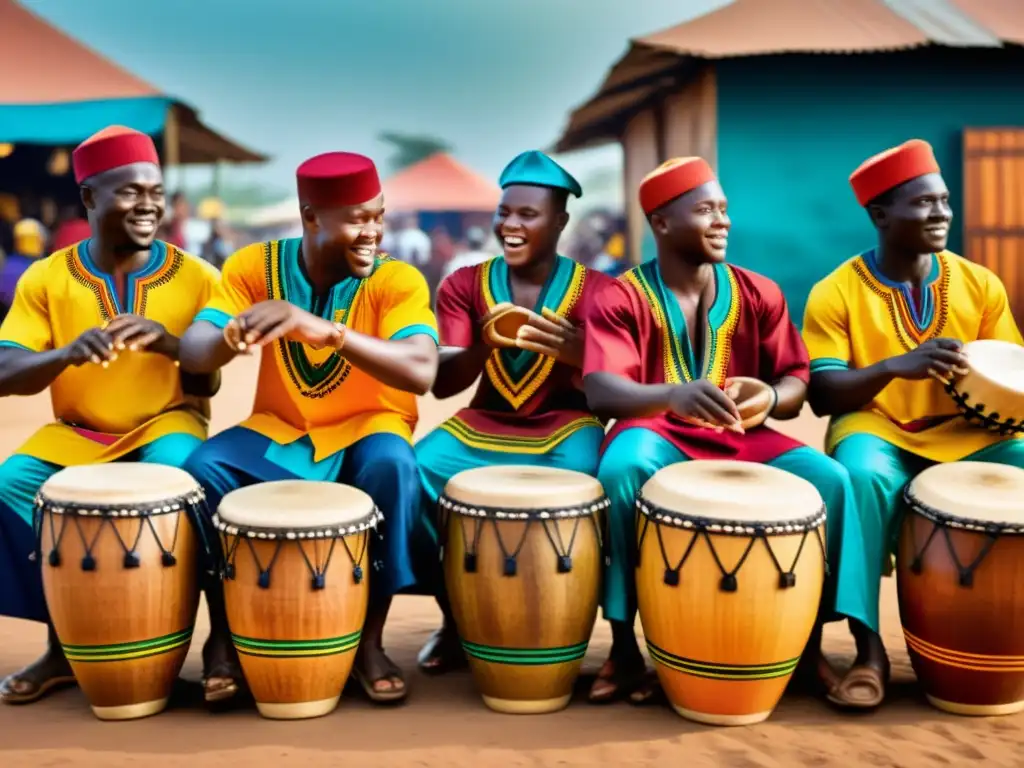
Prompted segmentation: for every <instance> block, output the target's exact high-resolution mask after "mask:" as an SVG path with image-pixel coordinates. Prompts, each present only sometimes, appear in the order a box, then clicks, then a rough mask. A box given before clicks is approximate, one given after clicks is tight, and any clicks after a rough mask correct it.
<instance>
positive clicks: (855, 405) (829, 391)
mask: <svg viewBox="0 0 1024 768" xmlns="http://www.w3.org/2000/svg"><path fill="white" fill-rule="evenodd" d="M850 184H851V186H852V187H853V191H854V194H855V195H856V198H857V202H858V203H859V204H860V205H862V206H863V207H864V208H865V210H866V211H867V213H868V216H870V218H871V221H872V223H873V224H874V225H875V229H876V231H877V244H876V245H875V246H874V247H873V248H870V249H868V250H867V251H865V252H864V253H861V254H859V255H858V256H854V257H853V258H852V259H848V260H847V261H845V262H844V263H843V264H842V265H840V266H839V267H838V268H837V269H836V270H835V271H833V272H832V273H831V274H830V275H828V276H827V277H825V278H824V279H823V280H821V281H820V282H819V283H817V284H816V285H815V286H814V288H813V289H812V290H811V293H810V297H809V298H808V301H807V308H806V314H805V318H804V331H803V334H804V340H805V341H806V343H807V348H808V350H809V351H810V355H811V388H810V403H811V406H812V407H813V409H814V412H815V413H816V414H818V415H821V416H825V415H828V416H831V417H832V422H831V424H830V425H829V431H828V435H827V438H826V450H827V451H828V452H829V453H831V455H832V456H834V457H835V458H836V459H837V460H838V461H839V462H840V463H841V464H842V465H843V466H845V467H846V468H847V469H848V470H849V472H850V476H851V477H852V479H853V482H854V489H855V494H856V497H857V508H858V512H859V514H860V518H861V520H860V527H861V530H862V535H863V540H864V545H863V547H864V551H863V553H862V554H863V556H864V557H865V558H866V559H865V560H864V561H863V562H862V563H860V564H859V565H858V567H857V568H855V569H854V568H851V569H848V570H846V569H844V571H843V573H844V574H846V575H847V576H849V577H850V578H849V580H848V581H846V582H844V581H843V579H842V578H840V581H839V590H840V594H850V595H853V594H856V595H866V596H867V598H868V613H867V616H865V617H863V618H860V619H859V620H857V621H851V622H850V627H851V630H852V632H853V636H854V638H855V639H856V643H857V658H856V661H855V663H854V666H853V668H852V669H851V670H850V672H849V673H848V674H847V675H846V678H845V680H844V682H843V684H842V686H841V687H840V689H839V691H838V693H839V697H840V698H841V699H843V700H844V702H845V703H848V704H849V705H850V706H852V707H871V706H875V705H877V704H879V703H881V701H882V699H883V697H884V695H885V687H886V682H887V680H888V677H889V661H888V659H887V657H886V653H885V648H884V646H883V645H882V639H881V637H879V634H878V593H879V587H880V580H881V577H882V575H883V574H887V573H888V572H890V570H891V564H892V560H891V556H890V554H891V551H892V547H893V546H894V544H895V538H896V536H897V534H898V531H899V517H900V516H899V514H898V512H899V509H900V495H901V492H902V490H903V488H904V486H905V485H906V484H907V482H908V481H909V480H910V479H911V478H913V477H914V476H915V475H916V474H917V473H918V472H920V471H921V470H923V469H924V468H926V467H928V466H930V465H932V464H934V463H936V462H944V461H958V460H961V459H969V460H972V461H990V462H996V463H1000V464H1011V465H1013V466H1018V467H1024V443H1021V442H1019V441H1017V440H1014V439H1012V438H1006V437H1002V436H1000V435H998V434H993V433H991V432H987V431H985V430H983V429H979V428H978V427H975V426H972V425H970V424H968V423H967V422H966V421H965V420H963V419H962V418H958V416H957V408H956V405H955V404H954V402H953V400H952V398H951V397H950V396H949V395H948V394H946V393H945V392H944V391H943V387H942V385H941V384H940V383H939V382H938V381H937V380H936V379H937V378H946V377H948V376H950V375H951V374H953V373H956V372H959V371H961V370H962V369H963V366H964V362H965V361H964V357H963V355H962V354H961V348H962V346H963V344H964V343H965V342H968V341H973V340H975V339H999V340H1002V341H1008V342H1012V343H1014V344H1021V343H1022V342H1021V334H1020V331H1019V330H1018V329H1017V324H1016V323H1015V322H1014V319H1013V315H1012V313H1011V311H1010V306H1009V302H1008V301H1007V297H1006V290H1005V289H1004V288H1003V284H1002V283H1001V282H1000V280H999V278H998V277H996V276H995V275H994V274H993V273H992V272H990V271H989V270H988V269H986V268H985V267H983V266H981V265H979V264H975V263H974V262H971V261H967V260H966V259H964V258H961V257H960V256H957V255H956V254H954V253H952V252H950V251H947V250H946V242H947V240H948V238H949V227H950V223H951V222H952V219H953V213H952V210H951V209H950V206H949V190H948V189H947V187H946V183H945V181H944V180H943V178H942V174H941V172H940V170H939V166H938V163H937V162H936V160H935V156H934V154H933V152H932V148H931V146H930V145H928V144H927V143H926V142H924V141H920V140H917V139H915V140H911V141H908V142H906V143H905V144H902V145H900V146H898V147H894V148H892V149H889V150H887V151H885V152H883V153H881V154H879V155H875V156H874V157H871V158H869V159H868V160H866V161H865V162H864V163H863V164H862V165H861V166H860V167H859V168H858V169H857V170H856V171H854V172H853V174H852V175H851V176H850ZM843 555H844V557H847V556H849V557H857V556H860V555H861V553H859V552H857V553H855V552H849V553H848V552H847V551H846V550H845V549H844V552H843Z"/></svg>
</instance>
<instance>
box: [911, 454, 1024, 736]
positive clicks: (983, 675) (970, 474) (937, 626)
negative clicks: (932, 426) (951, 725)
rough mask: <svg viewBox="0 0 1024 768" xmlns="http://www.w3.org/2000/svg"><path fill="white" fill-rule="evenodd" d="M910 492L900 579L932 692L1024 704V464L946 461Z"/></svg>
mask: <svg viewBox="0 0 1024 768" xmlns="http://www.w3.org/2000/svg"><path fill="white" fill-rule="evenodd" d="M905 499H906V501H907V505H908V510H907V514H906V516H905V517H904V519H903V524H902V528H901V530H900V541H899V550H898V555H897V560H896V561H897V567H898V578H897V582H896V586H897V590H898V594H899V604H900V620H901V622H902V624H903V634H904V637H905V638H906V641H907V651H908V653H909V654H910V661H911V664H913V667H914V672H915V673H916V674H917V678H918V680H919V681H920V683H921V686H922V687H923V688H924V691H925V694H926V696H927V698H928V701H930V702H931V703H932V704H933V705H934V706H935V707H937V708H938V709H941V710H944V711H946V712H952V713H953V714H957V715H984V716H989V715H1007V714H1012V713H1014V712H1021V711H1024V470H1022V469H1018V468H1016V467H1009V466H1005V465H1002V464H988V463H981V462H972V461H958V462H953V463H950V464H937V465H935V466H933V467H930V468H928V469H926V470H925V471H924V472H922V473H921V474H919V475H918V476H917V477H916V478H914V480H913V481H911V483H910V484H909V485H908V486H907V489H906V492H905Z"/></svg>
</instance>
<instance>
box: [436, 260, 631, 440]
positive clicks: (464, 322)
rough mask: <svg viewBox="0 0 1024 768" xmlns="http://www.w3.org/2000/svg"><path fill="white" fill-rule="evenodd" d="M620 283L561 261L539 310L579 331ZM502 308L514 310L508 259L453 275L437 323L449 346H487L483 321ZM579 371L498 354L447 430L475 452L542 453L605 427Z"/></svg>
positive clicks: (516, 352) (531, 355) (518, 354)
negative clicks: (598, 297)
mask: <svg viewBox="0 0 1024 768" xmlns="http://www.w3.org/2000/svg"><path fill="white" fill-rule="evenodd" d="M614 282H615V281H614V280H613V279H612V278H610V277H608V276H606V275H603V274H601V273H600V272H595V271H593V270H590V269H587V268H586V267H584V266H583V265H582V264H579V263H577V262H575V261H573V260H572V259H568V258H566V257H564V256H558V257H556V259H555V264H554V266H553V267H552V269H551V272H550V274H549V275H548V278H547V280H546V282H545V283H544V286H543V288H542V289H541V292H540V295H539V296H538V297H537V304H536V306H535V307H533V311H534V312H537V313H538V314H539V313H540V312H541V310H542V309H543V308H544V307H547V308H548V309H549V310H551V311H553V312H555V313H557V314H558V315H559V316H561V317H564V318H565V319H567V320H568V321H569V322H571V323H573V324H574V325H577V326H580V325H582V323H583V319H584V317H585V316H586V314H587V312H588V311H589V305H590V303H591V302H592V301H593V297H594V295H595V294H596V293H597V291H598V290H599V289H600V288H601V287H602V286H604V285H607V284H609V283H614ZM501 302H509V303H513V300H512V287H511V283H510V281H509V271H508V266H507V264H506V263H505V259H504V258H502V257H500V256H499V257H496V258H493V259H491V260H489V261H485V262H484V263H482V264H477V265H475V266H470V267H463V268H462V269H458V270H456V271H455V272H453V273H452V274H451V275H450V276H449V277H448V278H447V279H446V280H445V281H444V282H443V283H442V284H441V287H440V289H439V290H438V293H437V324H438V330H439V335H440V339H441V346H443V347H462V348H465V347H469V346H472V345H473V344H475V343H478V342H479V341H480V331H481V320H482V319H483V318H484V316H486V315H487V313H488V312H490V310H491V308H493V307H494V305H496V304H500V303H501ZM578 373H579V371H578V370H577V369H575V368H573V367H571V366H569V365H566V364H564V363H560V362H558V361H556V360H555V359H554V358H552V357H548V356H547V355H540V354H537V353H535V352H529V351H527V350H522V349H500V350H499V349H496V350H494V351H492V352H491V356H490V358H488V360H487V363H486V365H485V368H484V375H483V376H482V377H481V379H480V384H479V386H478V387H477V390H476V394H475V395H474V397H473V400H472V402H471V403H470V405H469V407H468V408H463V409H462V410H460V411H459V412H458V413H457V414H455V416H454V417H452V418H451V419H449V420H448V421H446V422H445V423H444V424H442V425H441V427H440V428H441V429H443V430H445V431H447V432H449V433H451V434H452V435H453V436H454V437H455V438H456V439H458V440H459V442H461V443H463V444H464V445H467V446H470V447H472V448H477V449H480V450H488V451H502V452H509V453H531V454H543V453H547V452H548V451H550V450H551V449H552V448H554V447H555V446H556V445H558V444H559V443H560V442H562V441H563V440H565V439H566V438H567V437H569V436H570V435H572V434H573V433H574V432H576V431H577V430H579V429H582V428H584V427H593V426H601V422H600V421H599V420H598V419H597V418H596V417H595V416H594V415H593V414H592V413H591V412H590V410H589V409H588V408H587V399H586V396H585V395H584V394H583V391H582V390H581V389H580V388H579V386H578V384H577V382H578V378H577V374H578Z"/></svg>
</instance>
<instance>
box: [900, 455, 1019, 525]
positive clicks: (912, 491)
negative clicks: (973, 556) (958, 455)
mask: <svg viewBox="0 0 1024 768" xmlns="http://www.w3.org/2000/svg"><path fill="white" fill-rule="evenodd" d="M906 496H907V501H908V502H909V503H910V504H911V506H912V507H913V508H914V509H915V510H916V511H917V512H919V513H921V514H923V515H924V516H925V517H928V518H930V519H932V520H936V521H938V522H943V523H947V524H949V525H951V526H953V527H959V528H971V529H977V530H985V529H987V528H992V527H995V528H997V529H999V530H1000V531H1001V532H1003V533H1024V469H1020V468H1018V467H1011V466H1007V465H1006V464H990V463H988V462H981V461H952V462H949V463H947V464H936V465H935V466H932V467H929V468H928V469H926V470H924V471H923V472H922V473H921V474H919V475H918V476H917V477H915V478H914V479H913V480H912V481H911V482H910V484H909V485H908V486H907V492H906Z"/></svg>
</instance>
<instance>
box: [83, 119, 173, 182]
mask: <svg viewBox="0 0 1024 768" xmlns="http://www.w3.org/2000/svg"><path fill="white" fill-rule="evenodd" d="M132 163H153V164H154V165H160V156H159V155H158V154H157V152H156V145H155V144H154V143H153V140H152V139H151V138H149V136H147V135H146V134H144V133H140V132H139V131H136V130H132V129H131V128H125V127H124V126H123V125H111V126H110V127H108V128H104V129H103V130H102V131H99V132H98V133H94V134H93V135H92V136H90V137H89V138H88V139H86V140H85V141H83V142H82V143H81V144H79V145H78V146H77V147H76V148H75V151H74V152H72V153H71V164H72V165H73V166H74V169H75V181H77V182H78V183H79V184H81V183H82V182H83V181H84V180H85V179H88V178H89V177H90V176H95V175H96V174H97V173H103V172H104V171H109V170H112V169H114V168H120V167H121V166H123V165H131V164H132Z"/></svg>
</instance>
